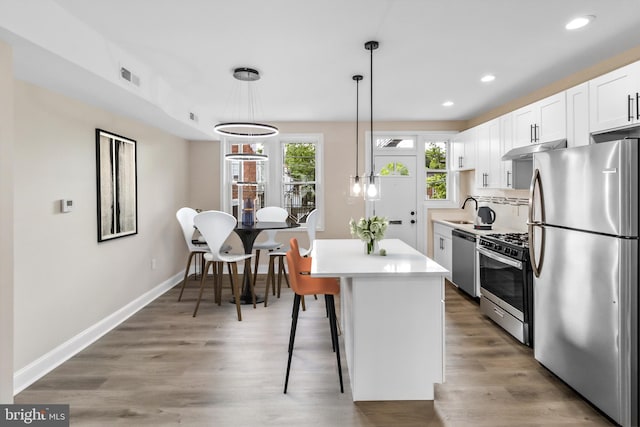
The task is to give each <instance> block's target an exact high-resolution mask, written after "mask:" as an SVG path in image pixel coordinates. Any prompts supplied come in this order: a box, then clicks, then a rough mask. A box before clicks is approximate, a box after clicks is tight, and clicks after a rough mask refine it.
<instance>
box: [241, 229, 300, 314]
mask: <svg viewBox="0 0 640 427" xmlns="http://www.w3.org/2000/svg"><path fill="white" fill-rule="evenodd" d="M296 227H300V224H297V223H291V222H286V221H285V222H267V221H264V222H263V221H257V222H254V223H253V224H242V223H241V222H238V224H237V225H236V228H235V229H234V231H235V232H236V234H237V235H238V236H239V237H240V240H241V241H242V246H243V247H244V253H245V254H247V255H248V254H251V252H253V244H254V242H255V241H256V237H258V234H260V232H262V231H263V230H284V229H288V228H296ZM243 276H244V283H243V285H242V294H241V295H240V303H241V304H253V298H252V297H251V278H250V276H251V258H247V259H246V260H245V262H244V275H243ZM254 292H255V290H254ZM263 301H264V299H263V298H262V297H261V296H259V295H258V294H256V304H257V303H259V302H263ZM233 302H234V303H235V300H233Z"/></svg>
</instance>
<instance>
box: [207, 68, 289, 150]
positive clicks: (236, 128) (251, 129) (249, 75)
mask: <svg viewBox="0 0 640 427" xmlns="http://www.w3.org/2000/svg"><path fill="white" fill-rule="evenodd" d="M233 77H234V78H235V79H236V80H240V81H243V82H247V89H248V90H247V97H248V109H249V114H248V115H249V119H248V120H247V121H246V122H243V121H234V122H224V123H218V124H217V125H215V126H214V127H213V130H214V131H215V132H216V133H218V134H220V135H223V136H228V137H233V138H250V139H256V138H269V137H271V136H276V135H278V133H279V131H278V128H277V127H275V126H272V125H268V124H265V123H257V122H255V121H254V120H253V115H254V110H255V108H254V105H253V104H254V96H253V92H252V90H251V85H250V84H249V82H254V81H256V80H259V79H260V73H259V72H258V70H256V69H254V68H248V67H240V68H236V69H235V70H233Z"/></svg>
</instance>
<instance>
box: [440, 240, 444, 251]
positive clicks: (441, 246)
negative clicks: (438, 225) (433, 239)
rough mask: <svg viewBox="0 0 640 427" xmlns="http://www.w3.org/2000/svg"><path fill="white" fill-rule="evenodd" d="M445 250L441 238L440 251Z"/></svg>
mask: <svg viewBox="0 0 640 427" xmlns="http://www.w3.org/2000/svg"><path fill="white" fill-rule="evenodd" d="M442 249H444V248H443V241H442V237H440V250H442Z"/></svg>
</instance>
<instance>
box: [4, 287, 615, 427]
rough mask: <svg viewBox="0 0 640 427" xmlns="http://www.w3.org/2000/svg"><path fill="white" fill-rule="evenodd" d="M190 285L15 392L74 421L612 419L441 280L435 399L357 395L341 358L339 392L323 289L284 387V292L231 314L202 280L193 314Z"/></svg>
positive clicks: (517, 422) (20, 399) (301, 330)
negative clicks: (56, 406) (440, 374)
mask: <svg viewBox="0 0 640 427" xmlns="http://www.w3.org/2000/svg"><path fill="white" fill-rule="evenodd" d="M263 283H264V280H262V281H261V282H260V285H259V292H260V291H263V289H264V288H263V286H264V285H263ZM196 287H197V285H196V283H195V282H194V281H190V283H189V285H188V286H187V289H186V290H185V295H184V296H183V300H182V301H181V302H177V298H178V293H179V287H176V288H174V289H172V290H171V291H169V292H167V293H166V294H165V295H163V296H162V297H160V298H158V299H157V300H156V301H154V302H153V303H152V304H150V305H149V306H148V307H146V308H144V309H143V310H141V311H140V312H138V313H137V314H136V315H134V316H132V317H131V318H130V319H128V320H127V321H126V322H125V323H123V324H122V325H120V327H118V328H117V329H115V330H114V331H112V332H111V333H109V334H107V335H106V336H105V337H103V338H102V339H100V340H99V341H98V342H96V343H95V344H93V345H91V346H90V347H88V348H87V349H85V350H84V351H83V352H81V353H80V354H78V355H77V356H75V357H73V358H72V359H70V360H69V361H67V362H66V363H64V364H63V365H62V366H60V367H58V368H57V369H55V370H54V371H52V372H51V373H50V374H48V375H46V376H45V377H44V378H42V379H41V380H39V381H38V382H36V383H35V384H33V385H32V386H31V387H29V388H27V389H26V390H24V391H23V392H22V393H20V394H19V395H17V396H16V398H15V403H68V404H70V405H71V425H74V426H114V425H123V426H151V425H153V426H172V425H186V426H385V427H386V426H609V425H612V424H611V423H610V422H609V421H608V420H607V419H605V418H604V417H602V416H601V415H600V414H599V413H598V412H597V411H596V410H594V409H593V408H592V407H591V406H590V405H589V404H588V403H586V402H585V401H584V400H582V399H581V398H580V397H579V396H578V395H576V394H575V393H574V392H573V391H572V390H571V389H570V388H569V387H567V386H566V385H564V384H563V383H562V382H560V381H559V380H557V379H556V378H555V377H554V376H553V375H552V374H550V373H549V372H548V371H546V370H545V369H544V368H542V367H541V366H540V365H539V364H538V363H537V362H536V361H535V360H534V359H533V354H532V351H531V350H530V349H529V348H527V347H525V346H523V345H521V344H519V343H518V342H517V341H515V340H514V339H512V338H511V337H510V336H509V335H508V334H506V333H505V332H503V331H502V330H501V329H499V328H498V327H496V326H495V325H493V324H492V323H491V322H490V321H489V320H488V319H486V318H484V317H483V316H482V315H481V314H480V312H479V308H478V305H477V304H476V303H474V302H473V301H471V300H469V299H468V298H466V297H465V296H463V295H462V294H460V293H459V292H458V291H457V290H456V289H455V288H453V287H452V286H450V285H448V286H447V294H446V298H447V303H446V307H447V308H446V322H447V326H446V345H447V349H446V353H447V370H446V382H445V383H444V384H442V385H437V386H436V399H435V401H434V402H412V401H409V402H407V401H400V402H358V403H353V402H352V400H351V392H350V390H351V389H350V385H349V376H348V374H347V368H346V362H345V361H344V357H343V362H342V363H343V373H344V381H345V393H344V394H341V393H340V389H339V384H338V375H337V370H336V363H335V355H334V353H333V352H332V351H331V339H330V333H329V322H328V320H327V319H326V317H325V308H324V298H319V299H318V300H313V299H312V298H307V301H306V303H307V304H306V305H307V311H305V312H301V314H300V319H299V322H298V333H297V337H296V347H295V351H294V355H293V362H292V367H291V376H290V379H289V390H288V393H287V394H286V395H285V394H283V393H282V389H283V384H284V374H285V369H286V362H287V343H288V335H289V327H290V321H291V317H290V316H291V307H292V302H293V295H292V293H291V292H290V291H289V290H288V289H286V290H285V291H283V295H282V298H280V299H276V298H270V299H269V302H270V305H269V307H267V308H264V307H263V306H262V305H260V306H258V308H257V309H256V310H254V309H253V308H252V307H251V306H243V307H242V317H243V321H242V322H238V321H237V320H236V312H235V305H233V304H229V303H227V302H226V300H227V299H228V298H229V297H230V289H229V287H228V285H226V284H225V287H224V289H223V297H224V298H223V301H225V302H223V304H222V306H217V305H214V304H213V302H212V301H213V291H212V287H211V288H208V293H207V294H205V297H204V300H203V302H202V304H201V306H200V310H199V312H198V316H197V317H196V318H193V317H192V316H191V315H192V312H193V308H194V305H195V300H196V297H197V289H196ZM400 332H401V331H399V333H400ZM408 339H410V338H408ZM341 345H342V344H341ZM342 349H344V347H342ZM342 353H343V355H344V351H343V352H342ZM380 369H384V367H383V366H382V367H381V368H380Z"/></svg>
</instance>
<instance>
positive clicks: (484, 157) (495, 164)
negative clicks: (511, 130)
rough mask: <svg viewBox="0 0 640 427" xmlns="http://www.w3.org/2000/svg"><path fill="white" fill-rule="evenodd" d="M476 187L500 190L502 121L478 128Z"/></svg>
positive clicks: (496, 120)
mask: <svg viewBox="0 0 640 427" xmlns="http://www.w3.org/2000/svg"><path fill="white" fill-rule="evenodd" d="M476 129H477V131H478V134H477V144H476V145H477V147H476V149H477V152H476V187H477V188H500V183H501V179H500V176H501V163H502V162H501V160H500V157H501V156H502V154H501V153H500V119H499V118H497V119H493V120H491V121H488V122H486V123H483V124H481V125H479V126H476Z"/></svg>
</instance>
